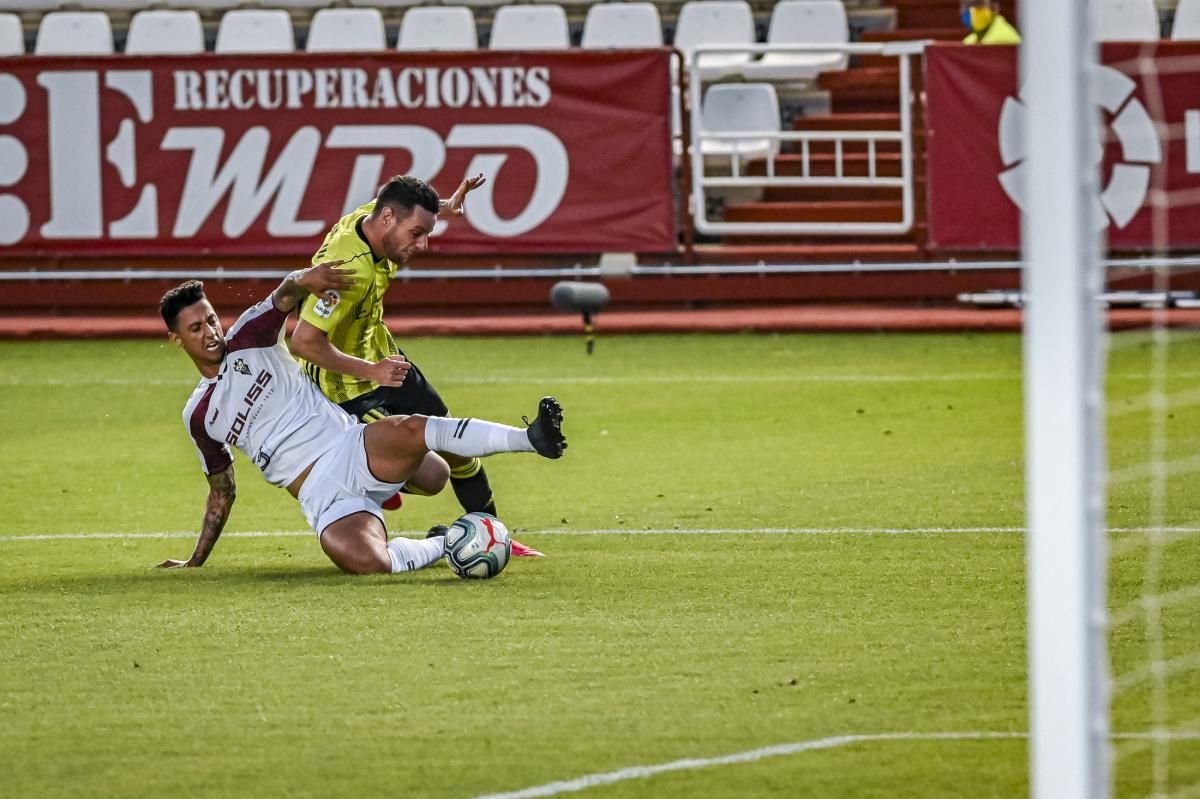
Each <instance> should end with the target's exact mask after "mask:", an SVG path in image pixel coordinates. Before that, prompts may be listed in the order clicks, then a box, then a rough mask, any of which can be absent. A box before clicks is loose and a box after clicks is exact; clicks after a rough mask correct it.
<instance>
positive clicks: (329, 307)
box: [313, 291, 341, 319]
mask: <svg viewBox="0 0 1200 799" xmlns="http://www.w3.org/2000/svg"><path fill="white" fill-rule="evenodd" d="M329 293H330V294H332V295H333V302H325V300H324V298H321V299H318V300H317V304H316V305H315V306H313V313H315V314H316V315H317V316H319V317H321V318H322V319H328V318H329V317H331V316H333V309H334V306H336V305H337V304H338V300H339V299H341V295H339V294H338V293H337V292H336V291H331V292H329Z"/></svg>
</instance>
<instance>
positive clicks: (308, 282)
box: [271, 261, 354, 313]
mask: <svg viewBox="0 0 1200 799" xmlns="http://www.w3.org/2000/svg"><path fill="white" fill-rule="evenodd" d="M343 263H345V261H326V262H324V263H320V264H317V265H316V266H310V267H308V268H307V269H297V270H296V271H295V272H292V273H291V274H289V275H288V276H287V277H285V278H284V279H283V282H282V283H280V284H279V286H278V287H277V288H276V289H275V291H274V292H273V293H272V294H271V301H272V302H274V303H275V307H276V308H278V309H279V310H280V311H283V312H284V313H291V312H292V311H294V310H296V306H298V305H299V304H300V301H301V300H303V299H304V298H305V297H307V296H308V295H309V294H315V295H317V296H318V297H321V298H322V299H324V300H326V301H328V302H331V303H332V302H335V301H336V296H335V295H334V294H333V293H332V292H334V291H345V290H346V289H350V288H353V287H354V270H353V269H338V267H339V266H341V265H342V264H343Z"/></svg>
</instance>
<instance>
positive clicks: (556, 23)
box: [488, 4, 571, 50]
mask: <svg viewBox="0 0 1200 799" xmlns="http://www.w3.org/2000/svg"><path fill="white" fill-rule="evenodd" d="M570 46H571V34H570V30H569V29H568V28H567V12H566V11H564V10H563V7H562V6H560V5H555V4H546V5H536V6H501V7H500V8H499V9H498V10H497V11H496V18H495V19H494V20H493V21H492V37H491V39H490V40H489V42H488V47H489V48H491V49H492V50H566V49H567V48H568V47H570Z"/></svg>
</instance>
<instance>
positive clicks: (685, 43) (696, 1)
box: [675, 0, 754, 79]
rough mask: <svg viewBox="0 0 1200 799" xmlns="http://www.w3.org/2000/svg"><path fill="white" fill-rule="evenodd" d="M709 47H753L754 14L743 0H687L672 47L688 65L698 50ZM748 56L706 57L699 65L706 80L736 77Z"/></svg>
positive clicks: (737, 54)
mask: <svg viewBox="0 0 1200 799" xmlns="http://www.w3.org/2000/svg"><path fill="white" fill-rule="evenodd" d="M710 44H754V14H752V13H751V11H750V4H749V3H747V2H746V0H688V2H686V3H684V4H683V8H682V9H680V11H679V22H678V24H677V25H676V26H675V46H676V47H678V48H679V49H680V50H682V51H683V55H684V57H685V58H686V59H687V60H688V61H689V62H690V61H691V60H692V53H693V51H694V50H695V49H696V48H697V47H701V46H703V45H710ZM750 58H751V54H750V53H730V54H709V55H706V56H704V57H703V59H702V61H701V69H700V73H701V76H702V77H704V78H706V79H713V78H720V77H724V76H727V75H736V74H737V73H738V72H740V71H741V68H742V67H743V66H744V65H745V64H746V62H747V61H749V60H750Z"/></svg>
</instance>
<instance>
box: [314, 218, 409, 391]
mask: <svg viewBox="0 0 1200 799" xmlns="http://www.w3.org/2000/svg"><path fill="white" fill-rule="evenodd" d="M373 210H375V201H374V200H372V201H371V202H369V203H367V204H366V205H362V206H360V207H358V208H356V209H355V210H354V211H351V212H350V213H348V214H346V215H345V216H343V217H342V218H341V219H339V220H338V221H337V223H336V224H335V225H334V226H333V228H332V229H331V230H330V231H329V233H328V235H326V236H325V241H324V242H323V243H322V244H321V248H320V249H319V250H317V253H316V255H314V256H313V259H312V262H313V264H319V263H322V262H324V261H337V260H341V261H345V263H343V264H342V268H343V269H353V270H354V288H352V289H348V290H346V291H335V292H333V294H334V295H335V297H336V300H335V301H334V302H333V303H327V302H325V301H324V300H322V299H319V298H317V297H314V296H309V297H307V298H305V300H304V303H303V304H302V305H301V306H300V318H301V319H303V320H304V321H305V322H307V323H308V324H310V325H312V326H313V327H316V328H318V329H320V330H322V331H324V332H325V335H326V336H328V337H329V343H331V344H332V345H333V346H335V347H337V348H338V349H339V350H341V351H342V352H344V353H346V354H347V355H353V356H354V357H356V358H362V359H364V360H367V361H371V362H372V363H374V362H376V361H379V360H382V359H383V358H386V357H387V356H389V355H395V354H397V353H398V352H400V349H399V348H398V347H397V346H396V342H395V340H394V339H393V338H392V334H391V331H389V330H388V329H387V326H386V325H385V324H384V323H383V295H384V294H385V293H386V292H387V288H388V285H390V284H391V282H392V278H393V277H394V276H395V274H396V269H397V268H398V267H397V265H396V264H394V263H392V262H391V261H389V260H388V259H386V258H379V259H376V258H375V256H374V255H373V254H372V253H371V245H369V244H367V240H366V238H365V237H364V236H363V233H362V223H363V220H364V219H366V218H367V217H368V216H370V215H371V212H372V211H373ZM298 360H299V361H300V366H301V367H302V368H303V369H304V373H305V374H307V375H308V376H309V377H310V378H312V380H313V382H315V383H316V384H317V386H318V387H319V388H320V389H321V393H323V394H324V395H325V396H326V397H329V399H331V400H333V401H334V402H336V403H339V404H340V403H343V402H346V401H347V400H352V399H354V398H355V397H358V396H360V395H362V394H365V393H367V392H368V391H371V390H373V389H375V388H377V387H378V385H379V384H378V383H372V382H371V381H369V380H360V379H358V378H356V377H351V376H350V375H344V374H340V373H338V372H330V371H327V370H325V369H322V368H320V367H319V366H317V365H316V364H315V363H310V362H309V361H306V360H304V359H303V358H300V359H298Z"/></svg>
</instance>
